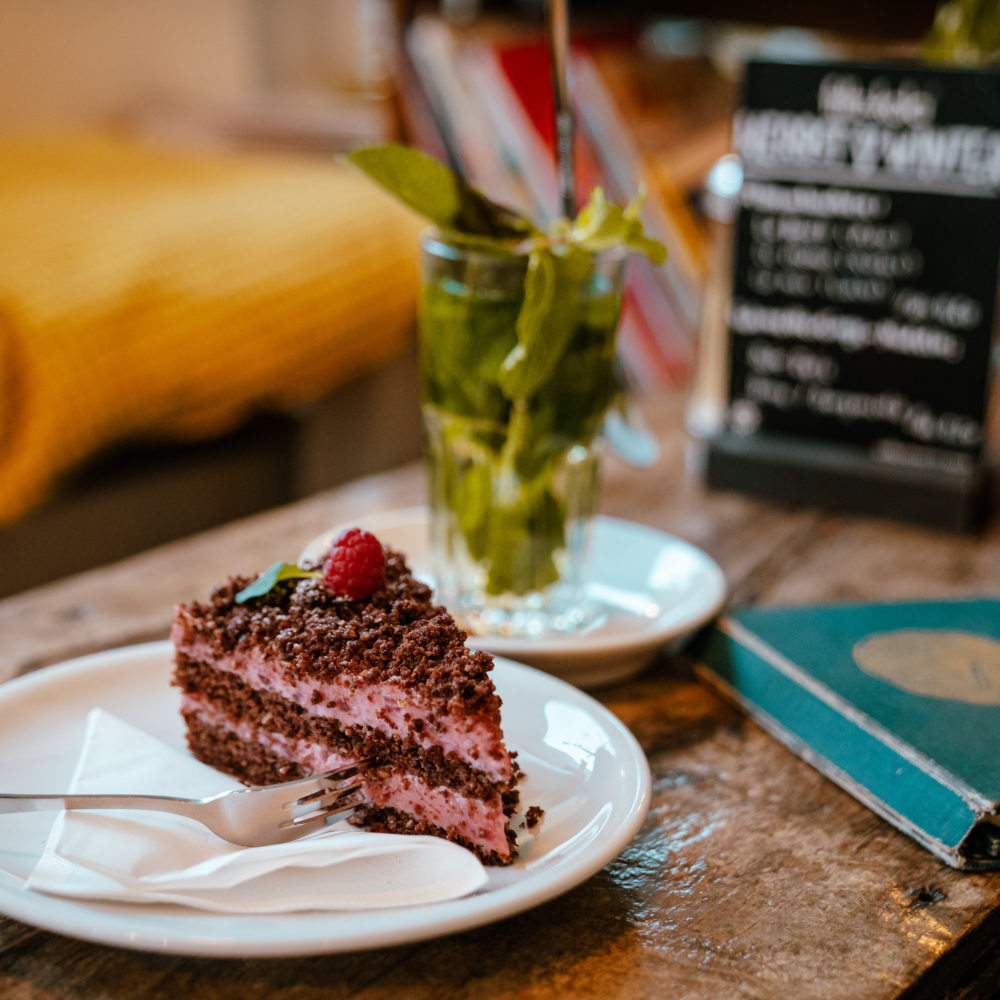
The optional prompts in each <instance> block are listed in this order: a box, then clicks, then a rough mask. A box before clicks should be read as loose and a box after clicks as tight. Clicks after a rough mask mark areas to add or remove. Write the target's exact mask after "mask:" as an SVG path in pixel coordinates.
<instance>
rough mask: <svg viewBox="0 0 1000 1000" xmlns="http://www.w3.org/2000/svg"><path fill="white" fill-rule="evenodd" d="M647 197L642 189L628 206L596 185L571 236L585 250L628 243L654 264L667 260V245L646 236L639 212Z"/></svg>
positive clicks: (632, 248)
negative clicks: (623, 206) (613, 200)
mask: <svg viewBox="0 0 1000 1000" xmlns="http://www.w3.org/2000/svg"><path fill="white" fill-rule="evenodd" d="M644 200H645V194H644V192H642V191H640V192H639V194H638V195H636V197H635V198H633V199H632V201H630V202H629V203H628V205H627V206H626V207H625V208H620V207H619V206H618V205H615V204H614V203H613V202H610V201H608V200H607V198H605V196H604V191H603V189H601V188H594V190H593V191H591V193H590V200H589V201H588V202H587V204H586V205H584V206H583V208H581V209H580V212H579V214H578V215H577V217H576V220H575V221H574V223H573V228H572V230H571V232H570V236H569V238H570V239H571V240H572V241H573V242H574V243H575V244H576V245H577V246H581V247H583V248H584V249H585V250H592V251H599V250H608V249H610V248H611V247H617V246H625V247H628V248H629V249H630V250H636V251H638V252H639V253H643V254H645V255H646V256H647V257H648V258H649V259H650V260H651V261H652V262H653V263H654V264H662V263H663V262H664V261H665V260H666V259H667V250H666V247H664V245H663V244H662V243H660V242H659V240H654V239H651V238H650V237H649V236H647V235H646V233H645V231H644V230H643V226H642V219H640V218H639V213H640V211H641V210H642V203H643V201H644Z"/></svg>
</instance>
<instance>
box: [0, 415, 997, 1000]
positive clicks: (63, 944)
mask: <svg viewBox="0 0 1000 1000" xmlns="http://www.w3.org/2000/svg"><path fill="white" fill-rule="evenodd" d="M650 417H651V420H652V422H653V424H654V426H655V427H656V428H657V429H658V431H659V432H660V434H661V438H662V442H663V457H662V460H661V461H660V463H659V465H658V466H657V467H656V468H655V469H654V470H652V471H648V470H647V471H643V472H638V471H635V470H630V469H626V468H623V467H620V466H618V465H616V464H615V463H613V462H612V463H609V467H608V470H607V477H606V495H605V500H604V505H603V509H604V511H605V512H606V513H609V514H614V515H618V516H622V517H627V518H632V519H635V520H638V521H643V522H646V523H648V524H651V525H654V526H656V527H658V528H662V529H664V530H666V531H669V532H672V533H674V534H676V535H679V536H681V537H683V538H685V539H687V540H689V541H691V542H693V543H694V544H695V545H698V546H700V547H702V548H703V549H705V550H706V551H707V552H708V553H710V554H711V555H712V556H713V557H714V558H715V559H716V560H717V561H718V562H719V564H720V565H721V566H722V568H723V569H724V571H725V573H726V576H727V578H728V581H729V584H730V588H731V599H732V602H733V603H737V604H739V603H748V602H760V603H776V602H788V603H798V602H809V601H820V600H827V599H829V600H841V599H866V598H871V599H876V598H890V597H895V598H908V597H914V598H916V597H930V596H941V595H955V594H966V593H967V594H983V593H996V592H997V591H998V589H1000V526H998V525H997V524H993V526H992V527H991V528H990V530H989V531H988V532H986V533H985V534H984V535H983V536H981V537H955V536H951V535H945V534H940V533H936V532H933V531H928V530H924V529H921V528H916V527H908V526H903V525H895V524H887V523H884V522H878V521H874V520H867V519H862V518H852V517H839V516H831V515H825V514H822V513H819V512H817V511H813V510H791V511H790V510H787V509H781V508H779V507H776V506H771V505H768V504H766V503H760V502H755V501H751V500H748V499H746V498H744V497H740V496H736V495H721V494H720V495H709V494H706V492H705V491H704V489H703V488H702V486H701V485H700V483H699V479H698V476H697V474H696V472H694V471H692V469H691V468H690V465H691V463H690V447H689V443H688V442H687V440H686V438H685V437H684V435H683V433H682V432H681V430H680V411H679V407H678V404H677V403H676V402H670V401H667V402H665V403H663V404H662V405H660V406H658V407H653V408H651V409H650ZM422 499H423V482H422V477H421V472H420V469H419V468H418V467H416V466H408V467H405V468H402V469H399V470H396V471H392V472H390V473H388V474H385V475H379V476H374V477H370V478H367V479H364V480H361V481H359V482H356V483H353V484H351V485H348V486H347V487H344V488H340V489H337V490H335V491H333V492H331V493H327V494H323V495H319V496H316V497H314V498H311V499H309V500H307V501H304V502H301V503H298V504H295V505H294V506H290V507H286V508H282V509H279V510H275V511H272V512H268V513H266V514H264V515H260V516H256V517H253V518H250V519H248V520H246V521H241V522H238V523H235V524H232V525H228V526H226V527H224V528H221V529H218V530H215V531H211V532H208V533H206V534H203V535H198V536H195V537H192V538H189V539H185V540H183V541H180V542H176V543H174V544H171V545H168V546H165V547H163V548H160V549H156V550H153V551H150V552H148V553H145V554H142V555H140V556H137V557H134V558H131V559H128V560H126V561H124V562H121V563H118V564H116V565H112V566H109V567H107V568H103V569H100V570H96V571H92V572H89V573H86V574H82V575H80V576H76V577H72V578H69V579H66V580H65V581H62V582H59V583H56V584H53V585H50V586H47V587H45V588H41V589H38V590H34V591H30V592H27V593H24V594H22V595H18V596H15V597H12V598H9V599H7V600H5V601H3V602H0V637H2V638H0V679H7V678H10V677H14V676H16V675H18V674H22V673H24V672H26V671H28V670H33V669H36V668H39V667H42V666H44V665H46V664H49V663H53V662H55V661H59V660H63V659H66V658H68V657H71V656H74V655H77V654H80V653H84V652H89V651H94V650H101V649H105V648H108V647H113V646H120V645H125V644H129V643H133V642H137V641H142V640H147V639H152V638H158V637H163V636H165V635H166V633H167V625H168V619H169V616H170V609H171V607H172V605H173V603H174V602H175V601H177V600H179V599H186V598H189V597H192V596H198V595H201V594H204V593H205V592H207V590H208V588H209V587H210V586H211V585H212V584H213V583H214V582H216V581H217V580H219V579H222V578H224V577H225V576H226V575H227V574H229V573H230V572H235V571H248V572H250V571H254V570H256V569H259V568H261V567H263V566H266V565H268V564H269V563H270V562H272V561H273V560H275V559H278V558H292V557H294V555H295V553H297V552H298V551H299V548H300V547H301V545H302V544H303V543H304V542H305V541H306V540H308V539H309V538H311V537H312V536H313V535H315V534H317V533H318V532H320V531H321V530H323V529H325V528H326V527H328V526H330V525H331V524H333V523H336V522H339V521H343V520H350V519H352V518H356V517H358V516H360V515H361V514H364V513H369V512H372V511H374V510H378V509H389V508H393V507H399V506H407V505H410V504H413V503H419V502H421V501H422ZM599 697H600V699H601V700H602V701H603V702H604V703H605V704H606V705H608V706H609V707H610V708H611V709H612V710H613V711H614V712H615V713H616V714H617V715H618V716H619V717H620V718H621V719H623V720H624V721H625V722H626V723H627V724H628V725H629V726H630V727H631V729H632V731H633V732H634V733H635V735H636V736H637V737H638V738H639V740H640V741H641V743H642V745H643V747H644V749H645V751H646V753H647V755H648V757H649V761H650V765H651V767H652V772H653V803H652V809H651V811H650V813H649V816H648V819H647V821H646V823H645V824H644V826H643V827H642V830H641V831H640V833H639V835H638V836H637V837H636V838H635V840H634V841H633V842H632V844H631V845H630V846H629V847H628V848H627V849H626V850H625V851H624V852H623V853H622V855H621V856H620V857H619V858H617V859H616V860H615V861H613V862H612V863H611V864H609V865H608V866H607V867H606V868H605V869H604V870H603V871H601V872H600V873H599V874H597V875H595V876H594V877H593V878H591V879H589V880H588V881H587V882H586V883H584V884H583V885H581V886H579V887H578V888H576V889H574V890H572V891H571V892H569V893H567V894H566V895H565V896H563V897H561V898H558V899H556V900H553V901H551V902H549V903H546V904H544V905H542V906H539V907H538V908H536V909H534V910H532V911H529V912H527V913H523V914H521V915H519V916H516V917H512V918H510V919H507V920H505V921H503V922H502V923H499V924H495V925H492V926H488V927H484V928H481V929H477V930H472V931H468V932H465V933H462V934H456V935H453V936H450V937H446V938H441V939H438V940H434V941H428V942H426V943H422V944H415V945H404V946H398V947H395V948H388V949H385V950H381V951H374V952H367V953H360V954H347V955H332V956H320V957H309V958H301V959H270V960H265V959H259V960H248V961H237V960H225V959H218V960H206V959H196V958H187V957H177V956H169V955H155V954H145V953H140V952H130V951H123V950H117V949H114V948H110V947H102V946H97V945H93V944H88V943H84V942H80V941H76V940H72V939H69V938H65V937H61V936H59V935H56V934H52V933H48V932H45V931H40V930H36V929H34V928H32V927H29V926H26V925H24V924H21V923H19V922H17V921H14V920H11V919H7V918H3V917H0V996H2V997H5V998H10V1000H28V998H31V1000H36V998H37V1000H41V998H45V1000H55V998H59V1000H62V998H67V1000H68V998H73V1000H90V998H110V997H121V998H143V997H160V996H164V997H168V996H169V997H173V996H183V997H184V998H185V1000H200V998H207V997H213V998H214V997H223V998H228V997H232V998H237V997H238V998H240V1000H258V998H259V1000H264V998H268V1000H279V998H280V1000H307V998H308V1000H312V998H319V997H323V998H326V997H345V998H346V997H351V998H364V1000H374V998H382V997H394V998H398V997H427V998H434V1000H445V998H449V997H470V998H487V997H489V998H501V997H502V998H515V997H518V998H521V997H524V998H531V997H538V998H546V1000H551V998H561V997H565V998H574V1000H577V998H583V997H600V998H604V997H623V998H645V997H670V998H676V1000H682V998H692V1000H693V998H711V1000H715V998H720V1000H723V998H724V1000H730V998H748V1000H749V998H754V1000H765V998H767V1000H772V998H773V1000H814V998H815V1000H818V998H834V997H836V998H844V1000H876V998H879V1000H882V998H889V997H904V996H905V997H907V998H934V1000H942V998H951V1000H959V998H961V1000H973V998H982V997H990V996H993V995H994V991H995V990H996V989H997V984H998V982H1000V949H997V947H996V944H997V941H998V938H1000V873H994V874H963V873H959V872H956V871H953V870H951V869H949V868H947V867H946V866H944V865H943V864H941V863H940V862H939V861H937V860H936V859H935V858H934V857H933V856H932V855H930V854H929V853H927V852H926V851H924V850H922V849H921V848H920V847H918V846H917V845H916V844H914V843H913V842H911V841H910V840H909V839H907V838H906V837H905V836H903V835H902V834H900V833H898V832H897V831H896V830H894V829H893V828H892V827H890V826H889V825H888V824H887V823H885V822H883V821H882V820H881V819H879V818H878V817H877V816H875V815H874V814H873V813H871V812H869V811H868V810H867V809H865V808H864V807H863V806H861V805H859V804H858V803H856V802H855V801H854V800H853V799H852V798H850V797H849V796H848V795H846V794H845V793H844V792H842V791H840V789H838V788H837V787H835V786H834V785H832V784H831V783H829V782H828V781H826V780H825V779H824V778H822V777H821V776H820V775H819V774H818V773H816V772H815V771H813V770H812V769H811V768H810V767H808V766H807V765H806V764H804V763H802V762H801V761H799V760H798V759H797V758H796V757H794V756H793V755H792V754H791V753H789V752H788V751H787V750H785V749H784V748H783V747H782V746H781V745H779V744H778V743H776V742H775V741H774V740H772V739H771V738H770V737H768V736H767V735H765V734H764V733H763V732H762V731H761V730H760V729H758V728H757V727H756V726H755V725H754V724H752V723H751V722H749V721H747V720H746V719H745V718H743V717H742V716H741V715H740V714H739V713H737V712H736V711H735V710H733V709H732V708H730V707H729V706H727V705H726V704H724V703H722V702H721V701H720V700H718V698H717V697H716V696H715V695H714V694H713V693H712V692H711V691H709V690H708V689H706V688H705V687H703V686H702V685H700V684H699V683H697V682H695V681H694V680H692V678H691V677H690V676H689V674H688V673H687V672H686V670H685V668H684V666H683V664H682V663H681V662H680V661H678V660H676V659H669V658H663V659H661V660H660V661H659V662H657V663H656V664H655V665H653V666H652V667H651V668H650V669H649V670H648V671H647V672H645V673H643V674H642V675H641V676H639V677H637V678H636V679H634V680H632V681H630V682H627V683H623V684H620V685H617V686H615V687H611V688H608V689H605V690H603V691H601V692H599Z"/></svg>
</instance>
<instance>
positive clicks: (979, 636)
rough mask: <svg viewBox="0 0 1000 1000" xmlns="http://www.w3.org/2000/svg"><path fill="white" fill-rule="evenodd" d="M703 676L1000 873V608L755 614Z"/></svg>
mask: <svg viewBox="0 0 1000 1000" xmlns="http://www.w3.org/2000/svg"><path fill="white" fill-rule="evenodd" d="M692 651H693V654H694V656H695V660H696V670H697V672H698V674H699V676H701V677H702V678H703V679H704V680H706V681H708V682H709V683H711V684H712V685H714V686H715V687H717V688H718V689H719V690H721V692H722V693H723V694H724V695H726V696H727V697H729V698H730V699H732V700H734V701H735V702H737V703H738V704H739V705H741V706H742V707H743V708H744V709H746V711H747V712H748V713H749V714H750V715H751V716H752V717H753V718H754V719H755V720H756V721H757V722H758V723H759V724H760V725H761V726H763V727H764V728H765V729H766V730H768V731H769V732H770V733H771V734H772V735H774V736H776V737H777V738H778V739H780V740H781V741H782V742H783V743H785V744H786V745H787V746H788V747H790V748H791V749H792V750H793V751H794V752H795V753H797V754H799V755H800V756H801V757H802V758H803V759H805V760H806V761H808V762H809V763H810V764H812V765H813V766H815V767H816V768H818V769H819V770H820V771H821V772H822V773H823V774H825V775H826V776H827V777H829V778H831V779H832V780H833V781H835V782H837V784H839V785H840V786H841V787H843V788H844V789H846V790H847V791H848V792H850V793H851V794H852V795H854V796H855V797H856V798H858V799H859V800H860V801H862V802H864V803H865V804H866V805H868V806H870V807H871V808H872V809H874V810H875V811H876V812H877V813H879V814H880V815H881V816H883V817H884V818H885V819H887V820H889V822H891V823H893V824H894V825H895V826H897V827H898V828H899V829H901V830H903V831H904V832H905V833H908V834H909V835H910V836H912V837H914V838H915V839H916V840H917V841H919V842H920V843H921V844H923V845H924V846H925V847H927V848H928V849H929V850H931V851H933V852H934V854H936V855H937V856H938V857H940V858H941V859H942V860H944V861H946V862H947V863H948V864H950V865H952V866H953V867H956V868H967V869H984V868H1000V767H998V766H997V762H998V761H1000V599H997V598H977V599H959V600H948V601H919V602H906V603H891V604H890V603H884V604H883V603H878V604H838V605H823V606H810V607H787V608H748V609H743V610H738V611H734V612H732V613H730V614H728V615H725V616H723V617H722V618H720V619H719V620H718V622H717V623H716V624H715V625H714V626H712V628H710V629H708V630H707V631H706V632H704V633H703V634H702V635H701V636H700V637H699V639H698V642H697V643H696V645H695V646H694V647H693V648H692Z"/></svg>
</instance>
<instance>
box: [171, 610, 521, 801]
mask: <svg viewBox="0 0 1000 1000" xmlns="http://www.w3.org/2000/svg"><path fill="white" fill-rule="evenodd" d="M171 638H172V639H173V640H174V645H175V646H176V647H177V648H178V649H179V650H181V651H182V652H184V653H185V654H186V655H187V656H189V657H191V658H192V659H194V660H205V661H207V662H209V663H211V664H212V666H214V667H216V668H218V669H219V670H226V671H228V672H230V673H233V674H236V675H237V676H238V677H240V678H242V679H243V680H244V681H245V682H246V683H247V684H249V685H250V686H251V687H255V688H262V689H264V690H266V691H270V692H272V693H273V694H276V695H278V696H279V697H282V698H287V699H288V700H289V701H291V702H294V703H295V704H296V705H299V706H301V707H302V708H304V709H306V710H307V711H309V712H311V713H312V714H314V715H318V716H322V717H324V718H328V719H335V720H336V721H338V722H342V723H344V724H345V725H357V724H361V725H366V726H371V727H372V728H373V729H377V730H379V731H380V732H383V733H385V734H386V735H388V736H406V735H407V734H408V733H409V732H410V727H411V724H412V723H413V722H416V721H418V720H419V721H420V722H422V723H423V729H422V731H421V732H420V733H417V732H414V733H413V736H414V738H415V739H416V740H417V742H419V743H421V744H422V745H433V746H440V747H441V748H442V749H444V750H445V751H454V752H455V753H456V754H458V756H459V757H460V758H461V759H462V760H465V761H467V762H468V763H469V764H471V765H472V766H473V767H475V768H476V769H477V770H479V771H482V772H484V773H485V774H488V775H489V776H490V778H491V779H493V780H494V781H508V780H509V779H510V777H511V774H512V765H511V760H510V755H509V754H508V753H507V751H506V750H505V749H504V748H503V746H502V744H500V743H498V741H497V738H496V735H495V733H494V731H493V728H492V727H491V726H489V725H487V724H485V723H483V722H481V721H479V720H476V719H461V718H452V717H451V716H445V717H441V716H437V717H435V716H434V715H433V713H432V712H431V711H430V710H429V709H426V708H423V707H422V706H420V705H417V704H416V703H414V702H413V701H412V700H411V698H412V695H411V693H410V692H409V691H407V690H406V688H404V687H403V686H402V685H401V684H394V683H393V682H392V681H382V682H379V684H377V685H374V684H358V683H356V681H355V682H354V683H355V686H354V687H353V688H352V686H351V684H352V680H353V678H350V677H337V678H334V680H333V681H331V682H329V683H327V684H317V683H315V682H312V681H300V680H296V679H294V678H290V677H287V676H285V675H282V674H279V673H277V672H276V670H275V668H274V665H273V663H269V662H268V661H267V660H265V659H264V658H263V657H261V656H257V655H254V654H253V653H249V654H248V653H239V654H234V655H229V656H219V655H218V653H217V651H216V650H215V649H214V648H213V647H212V646H211V644H210V643H208V642H203V641H194V642H189V643H184V642H183V628H182V626H181V625H180V624H179V623H177V624H175V625H174V629H173V634H172V636H171Z"/></svg>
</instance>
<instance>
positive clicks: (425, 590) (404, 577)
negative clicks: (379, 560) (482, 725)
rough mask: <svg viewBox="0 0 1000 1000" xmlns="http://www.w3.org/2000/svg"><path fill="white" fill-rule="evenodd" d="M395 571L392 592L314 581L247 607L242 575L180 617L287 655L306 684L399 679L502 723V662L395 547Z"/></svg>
mask: <svg viewBox="0 0 1000 1000" xmlns="http://www.w3.org/2000/svg"><path fill="white" fill-rule="evenodd" d="M385 576H386V585H385V588H384V589H382V590H378V591H376V592H375V593H374V594H372V595H371V597H369V598H366V599H365V600H363V601H353V600H351V599H350V598H347V597H342V596H339V595H336V594H333V593H332V592H331V591H330V590H329V589H327V587H325V586H324V585H323V583H322V581H321V580H315V579H306V580H299V581H296V582H289V583H287V584H284V585H279V586H277V587H275V588H273V589H272V590H271V591H270V592H269V593H267V594H264V595H262V596H261V597H256V598H253V599H251V600H249V601H247V602H246V603H245V604H237V603H236V600H235V598H236V594H238V593H239V592H240V591H241V590H242V589H243V588H244V587H246V586H247V585H248V584H250V583H252V582H253V579H254V578H253V577H243V576H238V577H232V578H230V579H229V580H228V581H227V582H226V583H224V584H221V585H219V586H217V587H216V588H215V589H214V590H213V591H212V593H211V595H210V597H209V599H208V601H206V602H200V601H195V602H192V603H191V604H189V605H188V606H187V607H183V606H182V607H181V608H179V609H178V616H177V620H178V621H179V622H181V623H182V627H183V628H185V630H189V629H193V630H194V632H195V634H196V635H198V636H200V637H201V638H203V639H205V640H207V641H209V642H211V643H212V644H213V645H214V646H215V647H216V648H217V649H218V650H219V651H220V652H222V653H232V652H236V651H239V652H243V653H246V652H249V651H250V650H254V649H255V650H259V651H260V653H261V654H262V655H263V656H267V657H271V658H275V659H278V660H280V661H281V662H282V663H284V665H285V669H286V671H287V673H288V675H289V676H290V677H292V678H294V679H296V680H309V681H315V682H317V683H319V684H322V683H326V682H328V681H330V680H332V679H333V678H334V677H337V676H343V675H348V676H350V677H351V678H352V679H355V680H356V681H357V682H358V683H362V682H363V683H366V684H369V683H370V684H377V683H383V682H385V681H393V682H395V683H398V684H401V685H402V686H403V687H406V688H410V689H414V690H420V691H421V693H422V694H423V696H424V700H427V699H433V700H434V701H437V702H439V703H440V704H442V705H444V706H445V710H446V711H447V712H448V713H449V714H451V715H455V716H459V715H468V714H470V713H475V714H480V713H481V714H484V715H487V716H491V717H493V718H495V719H497V720H498V721H499V713H500V698H499V697H498V696H497V694H496V692H495V690H494V687H493V682H492V680H491V679H490V676H489V671H490V670H491V669H492V666H493V661H492V658H491V657H490V656H489V655H488V654H486V653H483V652H480V651H470V650H468V649H466V648H465V640H466V633H465V632H464V631H462V629H461V628H459V627H458V625H457V624H456V622H455V620H454V619H453V618H452V617H451V615H449V614H448V612H447V611H446V610H445V609H444V608H443V607H441V606H440V605H435V604H434V603H433V602H432V600H431V591H430V588H429V587H427V586H426V585H425V584H423V583H421V582H419V581H418V580H417V579H416V578H415V577H414V576H413V574H412V573H411V571H410V568H409V566H408V565H407V564H406V560H405V558H404V557H403V555H402V554H401V553H399V552H397V551H395V550H394V549H391V548H386V566H385ZM190 638H191V636H190V635H188V636H185V641H188V640H190ZM317 694H319V692H317ZM320 697H321V696H320Z"/></svg>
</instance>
